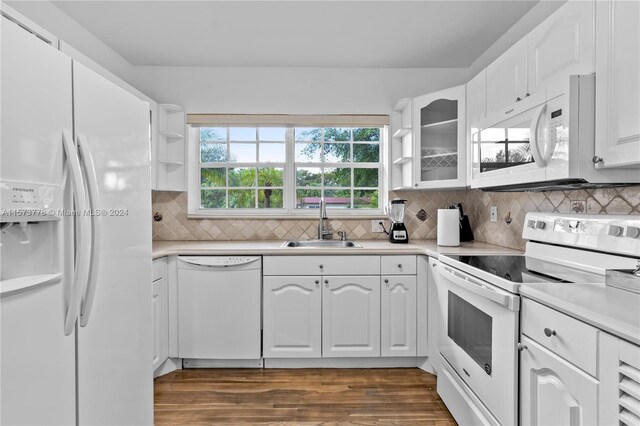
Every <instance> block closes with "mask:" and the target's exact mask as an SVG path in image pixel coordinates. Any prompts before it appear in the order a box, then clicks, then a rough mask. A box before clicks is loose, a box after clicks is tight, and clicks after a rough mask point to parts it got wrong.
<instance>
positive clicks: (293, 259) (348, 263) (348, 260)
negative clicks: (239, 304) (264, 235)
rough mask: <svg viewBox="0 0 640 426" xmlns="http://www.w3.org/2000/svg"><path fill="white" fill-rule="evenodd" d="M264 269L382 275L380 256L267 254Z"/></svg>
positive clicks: (282, 272) (269, 272)
mask: <svg viewBox="0 0 640 426" xmlns="http://www.w3.org/2000/svg"><path fill="white" fill-rule="evenodd" d="M414 268H415V265H414ZM262 270H263V275H380V256H357V255H355V256H351V255H348V256H344V255H343V256H265V257H264V258H263V264H262Z"/></svg>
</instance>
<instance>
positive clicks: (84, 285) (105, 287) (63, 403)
mask: <svg viewBox="0 0 640 426" xmlns="http://www.w3.org/2000/svg"><path fill="white" fill-rule="evenodd" d="M0 27H1V28H0V30H1V39H0V40H1V74H0V78H1V84H0V90H1V109H0V116H1V131H0V133H1V136H0V137H1V139H0V189H1V195H2V198H1V202H0V210H1V213H2V214H0V225H1V227H2V231H1V232H0V275H1V276H0V327H1V330H0V381H1V389H0V398H1V401H0V424H2V425H5V424H6V425H14V424H15V425H23V424H30V425H74V424H77V425H145V424H149V425H150V424H152V423H153V378H152V375H153V372H152V327H151V321H152V313H151V303H152V291H151V187H150V179H151V166H150V163H151V160H150V153H149V148H150V145H149V106H148V104H147V103H146V102H143V101H141V100H140V99H138V98H137V97H135V96H133V95H131V94H130V93H128V92H126V91H125V90H123V89H121V88H120V87H118V86H116V85H115V84H113V83H111V82H110V81H108V80H106V79H104V78H103V77H101V76H99V75H98V74H96V73H95V72H93V71H92V70H90V69H88V68H86V67H85V66H83V65H81V64H79V63H78V62H75V61H72V60H71V59H70V58H68V57H67V56H65V55H64V54H63V53H61V52H60V51H58V50H57V49H55V48H54V47H52V46H50V45H49V44H47V43H46V42H44V41H43V40H41V39H40V38H38V37H36V36H35V35H34V34H31V33H29V32H28V31H26V30H25V29H23V28H22V27H20V26H19V25H17V24H16V23H14V22H12V21H10V20H8V19H6V18H5V17H2V18H1V23H0Z"/></svg>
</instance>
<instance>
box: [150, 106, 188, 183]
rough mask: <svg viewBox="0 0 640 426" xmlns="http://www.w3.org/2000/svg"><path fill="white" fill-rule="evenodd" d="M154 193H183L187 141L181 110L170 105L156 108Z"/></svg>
mask: <svg viewBox="0 0 640 426" xmlns="http://www.w3.org/2000/svg"><path fill="white" fill-rule="evenodd" d="M156 117H157V141H156V148H157V149H156V153H155V161H156V163H157V164H156V173H157V177H156V182H157V186H156V189H158V190H162V191H185V190H186V187H187V186H186V158H187V156H186V154H187V151H186V138H185V130H186V127H185V114H184V109H182V107H180V106H178V105H173V104H158V106H157V114H156Z"/></svg>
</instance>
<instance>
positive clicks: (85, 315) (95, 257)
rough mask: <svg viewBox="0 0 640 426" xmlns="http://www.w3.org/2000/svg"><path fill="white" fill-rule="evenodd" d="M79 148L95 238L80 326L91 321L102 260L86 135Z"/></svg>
mask: <svg viewBox="0 0 640 426" xmlns="http://www.w3.org/2000/svg"><path fill="white" fill-rule="evenodd" d="M78 148H79V150H80V159H81V160H82V165H83V166H84V171H85V175H86V177H87V190H88V191H87V192H88V194H89V205H90V208H91V211H92V215H91V225H92V231H93V238H92V240H91V257H90V264H89V279H88V281H87V286H86V290H85V294H84V297H83V298H82V303H81V308H80V327H85V326H86V325H87V323H88V322H89V316H90V315H91V309H92V308H93V301H94V299H95V295H96V287H97V284H98V269H99V267H98V266H99V260H100V231H101V219H100V216H99V215H98V214H96V210H97V209H98V206H99V205H100V204H99V191H98V179H97V177H96V168H95V164H94V162H93V156H92V155H91V151H90V150H89V142H88V141H87V137H86V136H84V135H78Z"/></svg>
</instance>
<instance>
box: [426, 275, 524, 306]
mask: <svg viewBox="0 0 640 426" xmlns="http://www.w3.org/2000/svg"><path fill="white" fill-rule="evenodd" d="M438 271H439V273H440V274H441V275H442V278H443V279H445V280H449V281H450V282H452V283H453V284H456V285H457V286H459V287H462V288H463V289H465V290H467V291H470V292H471V293H474V294H477V295H478V296H481V297H483V298H485V299H488V300H491V301H492V302H495V303H497V304H499V305H501V306H504V307H505V308H507V309H508V310H510V311H515V312H517V311H519V310H520V298H519V297H518V296H516V295H514V294H510V293H507V292H505V291H501V290H497V289H493V288H490V287H487V286H486V285H485V284H483V283H481V282H479V281H476V280H474V279H473V278H471V277H466V278H462V277H460V276H458V274H456V273H455V271H453V270H452V269H451V268H448V267H446V266H441V267H440V268H439V269H438Z"/></svg>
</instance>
